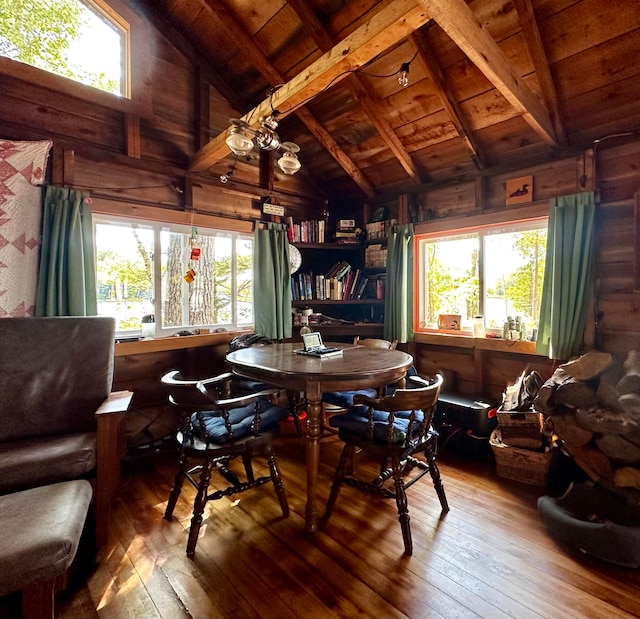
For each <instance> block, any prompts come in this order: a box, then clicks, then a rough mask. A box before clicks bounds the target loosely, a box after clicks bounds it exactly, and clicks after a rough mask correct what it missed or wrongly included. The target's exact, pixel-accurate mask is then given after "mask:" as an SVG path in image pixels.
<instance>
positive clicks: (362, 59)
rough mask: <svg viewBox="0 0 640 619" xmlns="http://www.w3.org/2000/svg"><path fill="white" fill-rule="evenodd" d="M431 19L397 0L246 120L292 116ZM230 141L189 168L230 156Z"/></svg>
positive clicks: (212, 146)
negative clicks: (273, 112) (276, 114)
mask: <svg viewBox="0 0 640 619" xmlns="http://www.w3.org/2000/svg"><path fill="white" fill-rule="evenodd" d="M428 20H429V17H428V15H427V12H426V11H425V10H424V9H423V8H422V6H420V5H416V0H395V1H394V2H393V3H391V4H389V5H387V6H386V7H385V8H384V9H382V10H380V11H379V12H378V13H376V14H375V15H374V16H373V17H372V18H371V19H370V20H369V21H368V22H367V23H366V24H363V25H362V26H360V27H359V28H357V29H356V30H355V31H354V32H352V33H351V34H350V35H349V36H347V37H346V38H345V39H344V40H343V41H341V42H340V43H338V44H337V45H336V46H335V47H333V48H332V49H331V50H330V51H329V52H327V53H326V54H324V55H323V56H321V57H320V58H318V60H316V61H315V62H314V63H312V64H311V65H310V66H308V67H307V68H306V69H305V70H304V71H302V72H301V73H299V74H298V75H296V76H295V77H294V78H292V79H291V80H289V82H288V83H286V84H285V85H284V86H282V87H281V88H279V89H278V90H277V91H276V92H275V93H274V94H273V95H272V96H271V97H269V98H267V99H265V100H264V101H263V102H262V103H260V104H258V105H257V106H256V107H255V108H254V109H253V110H251V111H250V112H248V113H247V114H245V115H244V116H243V117H242V120H244V121H245V122H249V123H250V124H251V125H252V126H257V124H258V122H259V119H260V117H262V116H268V115H269V114H270V113H271V109H272V106H273V108H274V109H277V110H279V111H280V117H281V118H283V117H285V116H287V115H289V114H291V113H292V112H294V111H295V110H296V108H298V107H299V106H301V105H304V104H305V103H306V102H307V101H309V100H311V99H312V98H313V97H315V96H316V95H318V94H319V93H321V92H322V91H323V90H324V89H326V88H328V87H329V86H331V85H333V84H335V83H337V82H339V81H340V80H342V79H344V78H345V77H347V76H348V75H349V74H350V72H353V71H355V70H357V69H359V68H360V67H362V66H363V65H365V64H366V63H367V62H369V61H370V60H371V59H372V58H374V57H375V56H377V55H378V54H379V53H380V52H382V51H384V50H386V49H388V48H389V47H391V46H392V45H395V44H396V43H398V42H399V41H401V40H403V39H405V38H406V37H407V36H408V35H409V34H410V33H411V32H413V31H414V30H416V29H417V28H419V27H420V26H422V25H423V24H425V23H426V22H427V21H428ZM226 138H227V132H226V131H225V132H224V133H221V134H220V135H218V136H217V137H216V138H214V139H213V140H211V141H210V142H209V143H208V144H206V145H205V146H204V147H203V148H201V149H200V150H199V151H198V152H197V153H195V155H194V156H193V157H192V158H191V162H190V165H189V169H190V171H192V172H201V171H203V170H205V169H207V168H209V167H210V166H212V165H213V164H214V163H216V162H217V161H220V159H223V158H224V157H225V156H226V155H228V154H229V147H228V146H227V145H226V143H225V140H226Z"/></svg>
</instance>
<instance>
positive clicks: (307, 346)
mask: <svg viewBox="0 0 640 619" xmlns="http://www.w3.org/2000/svg"><path fill="white" fill-rule="evenodd" d="M302 344H303V346H304V348H301V349H300V350H296V353H297V354H299V355H307V356H308V357H334V356H336V355H341V354H342V350H341V349H340V348H334V347H331V346H325V345H324V342H323V341H322V335H321V334H320V333H318V332H317V331H314V332H312V333H304V334H303V335H302Z"/></svg>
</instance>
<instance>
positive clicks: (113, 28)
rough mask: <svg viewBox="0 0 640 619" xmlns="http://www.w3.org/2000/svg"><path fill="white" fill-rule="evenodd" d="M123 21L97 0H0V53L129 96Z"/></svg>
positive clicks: (104, 89) (125, 38)
mask: <svg viewBox="0 0 640 619" xmlns="http://www.w3.org/2000/svg"><path fill="white" fill-rule="evenodd" d="M128 49H129V25H128V23H127V22H126V21H125V20H124V19H122V18H121V17H120V16H119V15H117V14H116V13H115V12H114V11H113V10H111V9H110V8H109V7H108V6H107V5H106V4H105V3H103V2H102V1H101V0H0V55H2V56H6V57H8V58H11V59H13V60H18V61H20V62H24V63H26V64H29V65H31V66H33V67H37V68H39V69H43V70H45V71H49V72H51V73H55V74H56V75H61V76H63V77H66V78H69V79H72V80H75V81H77V82H80V83H82V84H86V85H88V86H92V87H94V88H98V89H100V90H103V91H105V92H109V93H112V94H115V95H118V96H122V97H129V96H130V93H129V86H128V85H129V76H128V65H129V62H128Z"/></svg>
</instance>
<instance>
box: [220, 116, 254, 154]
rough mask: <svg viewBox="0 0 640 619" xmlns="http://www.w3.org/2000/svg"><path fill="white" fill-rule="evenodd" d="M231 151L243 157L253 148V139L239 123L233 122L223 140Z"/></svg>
mask: <svg viewBox="0 0 640 619" xmlns="http://www.w3.org/2000/svg"><path fill="white" fill-rule="evenodd" d="M225 142H226V144H227V146H228V147H229V148H230V149H231V152H232V153H233V154H234V155H237V156H238V157H245V156H246V155H248V154H249V153H250V152H251V151H252V150H253V139H252V136H251V135H250V134H249V133H248V131H247V130H246V129H245V128H244V127H243V126H242V125H239V124H235V123H234V125H233V126H232V127H231V129H229V135H228V136H227V139H226V140H225Z"/></svg>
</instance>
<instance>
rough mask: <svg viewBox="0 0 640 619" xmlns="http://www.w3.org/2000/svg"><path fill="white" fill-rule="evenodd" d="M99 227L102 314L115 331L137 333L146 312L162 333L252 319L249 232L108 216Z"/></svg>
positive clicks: (243, 323)
mask: <svg viewBox="0 0 640 619" xmlns="http://www.w3.org/2000/svg"><path fill="white" fill-rule="evenodd" d="M94 226H95V239H96V261H97V281H98V313H99V314H100V315H101V316H113V317H115V318H116V322H117V326H116V329H117V331H118V333H121V334H122V333H127V332H131V334H134V333H135V334H137V333H139V332H140V331H141V328H142V317H143V316H148V315H153V316H154V318H155V330H156V333H157V334H158V335H159V334H161V333H163V331H164V330H167V331H166V332H167V333H170V332H175V331H178V330H181V329H191V328H196V327H213V328H216V327H225V328H227V329H231V328H234V327H237V326H248V325H251V324H253V298H252V295H253V238H252V237H251V236H248V235H245V234H240V233H236V232H223V231H217V230H209V229H202V228H198V229H195V228H185V227H183V226H174V225H169V224H163V223H154V222H146V221H132V220H122V219H118V218H109V217H104V216H101V217H94ZM194 249H196V250H198V251H197V252H196V253H197V254H198V256H197V259H194V256H195V253H194ZM190 269H193V272H194V273H195V275H194V276H193V278H190V277H189V276H188V275H187V272H188V271H189V270H190ZM191 279H192V281H188V280H191Z"/></svg>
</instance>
